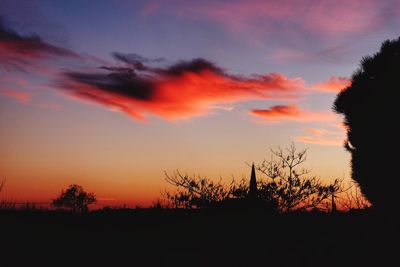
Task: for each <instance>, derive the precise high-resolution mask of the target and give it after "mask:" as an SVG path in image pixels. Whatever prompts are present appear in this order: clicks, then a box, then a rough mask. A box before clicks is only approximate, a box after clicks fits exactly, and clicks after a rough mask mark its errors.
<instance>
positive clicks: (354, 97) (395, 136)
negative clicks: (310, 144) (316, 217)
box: [333, 38, 400, 210]
mask: <svg viewBox="0 0 400 267" xmlns="http://www.w3.org/2000/svg"><path fill="white" fill-rule="evenodd" d="M399 78H400V38H398V39H397V40H391V41H390V40H387V41H385V42H383V44H382V46H381V49H380V51H379V52H378V53H376V54H375V55H373V56H366V57H363V59H362V60H361V64H360V67H359V69H358V70H357V71H356V72H355V73H354V74H353V77H352V83H351V85H350V86H349V87H347V88H345V89H344V90H343V91H342V92H340V93H339V94H338V95H337V98H336V100H335V102H334V106H333V109H334V110H335V111H336V112H338V113H341V114H344V116H345V119H344V123H345V125H346V126H347V141H346V142H345V147H346V148H347V150H348V151H350V153H351V156H352V159H351V165H352V177H353V179H354V180H355V181H357V182H358V184H359V185H360V188H361V190H362V193H363V194H365V196H366V197H367V198H368V199H369V200H370V201H371V203H372V205H373V206H374V207H376V208H377V209H380V210H388V209H397V210H398V209H399V197H398V190H399V188H400V177H399V176H400V175H399V172H398V170H397V168H396V166H397V164H398V153H399V148H400V145H399V143H400V139H399V130H398V129H399V125H398V124H399V116H398V115H399V110H398V101H399V100H398V97H399V95H400V80H399Z"/></svg>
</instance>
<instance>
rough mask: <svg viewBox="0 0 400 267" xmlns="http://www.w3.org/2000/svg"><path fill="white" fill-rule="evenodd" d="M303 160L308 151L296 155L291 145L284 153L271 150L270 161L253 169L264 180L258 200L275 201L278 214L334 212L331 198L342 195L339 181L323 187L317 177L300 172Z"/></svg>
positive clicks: (294, 148)
mask: <svg viewBox="0 0 400 267" xmlns="http://www.w3.org/2000/svg"><path fill="white" fill-rule="evenodd" d="M306 160H307V150H306V149H303V150H301V151H297V149H296V147H295V145H294V144H292V145H291V146H290V147H289V148H286V149H285V151H284V150H282V149H281V148H278V149H277V150H272V149H271V159H270V160H264V161H263V162H262V163H261V164H260V165H257V166H256V169H257V170H258V171H260V172H261V173H263V174H265V175H266V176H267V180H266V181H260V182H259V183H258V187H259V188H258V194H259V195H260V197H261V198H263V199H275V200H276V201H277V203H278V210H279V211H280V212H291V211H302V210H309V209H326V210H330V209H333V208H334V207H333V206H334V202H333V201H331V200H330V198H332V197H334V196H335V195H336V194H339V193H341V192H342V191H344V189H343V186H342V181H341V180H339V179H335V180H334V181H333V182H332V183H331V184H327V185H326V184H323V183H322V181H321V180H320V179H319V178H317V177H307V175H308V174H309V173H310V172H311V171H310V170H308V169H304V168H301V165H302V164H303V163H304V162H305V161H306Z"/></svg>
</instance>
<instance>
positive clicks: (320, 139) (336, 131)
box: [296, 126, 346, 146]
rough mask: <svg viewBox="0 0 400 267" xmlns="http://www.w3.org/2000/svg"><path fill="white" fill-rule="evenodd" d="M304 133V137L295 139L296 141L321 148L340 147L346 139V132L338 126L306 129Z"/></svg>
mask: <svg viewBox="0 0 400 267" xmlns="http://www.w3.org/2000/svg"><path fill="white" fill-rule="evenodd" d="M304 131H305V134H304V135H301V136H297V137H296V140H297V141H299V142H304V143H310V144H316V145H323V146H342V145H343V143H344V140H345V139H346V131H345V130H344V128H343V127H339V126H338V127H334V126H333V127H332V126H330V127H326V128H306V129H304Z"/></svg>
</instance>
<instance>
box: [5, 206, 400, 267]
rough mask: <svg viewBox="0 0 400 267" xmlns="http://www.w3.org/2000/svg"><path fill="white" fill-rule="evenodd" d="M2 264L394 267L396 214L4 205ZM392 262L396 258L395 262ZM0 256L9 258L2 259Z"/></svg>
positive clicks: (396, 247)
mask: <svg viewBox="0 0 400 267" xmlns="http://www.w3.org/2000/svg"><path fill="white" fill-rule="evenodd" d="M0 218H1V219H0V227H1V233H0V237H1V239H0V240H1V250H0V251H1V255H2V256H1V257H0V258H1V259H0V266H18V265H20V264H23V263H29V264H30V265H31V266H40V265H39V264H44V263H50V264H52V266H58V265H63V264H65V263H68V262H70V263H72V264H74V265H76V266H82V265H83V264H84V263H86V264H88V265H89V266H94V265H96V264H102V265H104V264H110V266H178V265H179V266H182V265H184V266H306V265H304V264H307V266H309V265H312V266H342V265H345V266H346V265H348V264H350V263H351V264H355V266H374V265H375V266H389V263H391V264H390V266H394V265H393V263H395V262H398V259H397V256H398V255H397V253H398V248H399V246H398V240H399V225H400V224H399V220H398V219H395V216H392V215H385V216H384V215H378V214H375V213H373V212H371V211H354V212H349V213H343V214H341V213H338V214H325V213H297V214H283V215H277V214H265V213H260V212H256V211H240V212H238V211H223V210H158V209H136V210H130V209H126V210H123V209H121V210H109V211H94V212H90V213H87V214H72V213H63V212H53V211H47V212H43V211H17V210H16V211H2V212H1V213H0ZM394 260H395V261H394ZM2 262H4V263H5V264H4V265H2Z"/></svg>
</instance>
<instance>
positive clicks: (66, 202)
mask: <svg viewBox="0 0 400 267" xmlns="http://www.w3.org/2000/svg"><path fill="white" fill-rule="evenodd" d="M95 202H96V196H95V195H94V194H93V193H87V192H85V191H84V190H83V188H82V186H80V185H77V184H73V185H70V186H69V187H68V188H67V190H65V191H62V192H61V194H60V196H59V197H58V198H56V199H53V201H52V203H51V205H52V206H54V207H57V208H66V209H68V210H70V211H72V212H86V211H88V206H89V205H90V204H93V203H95Z"/></svg>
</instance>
